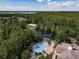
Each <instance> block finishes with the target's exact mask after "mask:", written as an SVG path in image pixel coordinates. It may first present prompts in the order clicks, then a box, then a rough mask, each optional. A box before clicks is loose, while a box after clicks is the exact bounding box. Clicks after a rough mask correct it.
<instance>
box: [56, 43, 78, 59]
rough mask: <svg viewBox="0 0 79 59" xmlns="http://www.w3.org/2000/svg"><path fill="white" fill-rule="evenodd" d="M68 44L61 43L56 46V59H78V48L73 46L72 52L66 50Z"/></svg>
mask: <svg viewBox="0 0 79 59" xmlns="http://www.w3.org/2000/svg"><path fill="white" fill-rule="evenodd" d="M68 47H69V44H67V43H63V44H60V45H58V46H57V48H56V53H57V54H59V55H57V59H79V46H77V45H73V48H74V49H73V50H68Z"/></svg>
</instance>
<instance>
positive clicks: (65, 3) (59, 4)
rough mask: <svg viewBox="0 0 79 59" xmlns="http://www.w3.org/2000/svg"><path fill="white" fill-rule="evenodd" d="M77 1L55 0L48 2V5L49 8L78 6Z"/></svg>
mask: <svg viewBox="0 0 79 59" xmlns="http://www.w3.org/2000/svg"><path fill="white" fill-rule="evenodd" d="M78 6H79V2H78V1H69V0H68V1H63V2H57V1H52V2H49V3H48V7H51V8H60V7H62V8H66V7H78Z"/></svg>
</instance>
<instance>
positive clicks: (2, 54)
mask: <svg viewBox="0 0 79 59" xmlns="http://www.w3.org/2000/svg"><path fill="white" fill-rule="evenodd" d="M28 24H36V27H34V28H32V29H30V27H28ZM39 31H44V32H47V33H51V34H52V37H51V39H50V40H54V41H55V42H56V43H57V44H61V43H62V42H66V43H68V40H67V39H68V38H67V37H73V38H75V39H76V44H77V45H79V13H37V14H13V15H9V14H5V15H1V14H0V59H30V57H31V52H32V47H33V46H34V45H35V44H36V43H38V42H41V41H42V39H41V38H40V35H39ZM39 59H48V58H47V57H46V58H44V57H43V56H41V57H40V58H39ZM49 59H50V58H49Z"/></svg>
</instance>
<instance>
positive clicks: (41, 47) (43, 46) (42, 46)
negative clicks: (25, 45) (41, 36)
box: [33, 43, 46, 53]
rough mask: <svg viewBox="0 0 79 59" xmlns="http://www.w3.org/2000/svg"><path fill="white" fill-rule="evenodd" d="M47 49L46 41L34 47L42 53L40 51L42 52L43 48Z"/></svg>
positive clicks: (34, 49) (35, 50)
mask: <svg viewBox="0 0 79 59" xmlns="http://www.w3.org/2000/svg"><path fill="white" fill-rule="evenodd" d="M45 49H46V46H45V44H44V43H38V44H36V45H35V46H34V47H33V51H34V52H36V53H40V52H41V53H42V52H43V50H45Z"/></svg>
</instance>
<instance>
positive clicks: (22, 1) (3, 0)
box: [0, 0, 79, 11]
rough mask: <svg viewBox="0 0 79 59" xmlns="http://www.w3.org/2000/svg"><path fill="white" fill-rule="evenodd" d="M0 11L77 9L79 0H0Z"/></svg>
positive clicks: (78, 8)
mask: <svg viewBox="0 0 79 59" xmlns="http://www.w3.org/2000/svg"><path fill="white" fill-rule="evenodd" d="M0 11H79V0H0Z"/></svg>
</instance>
